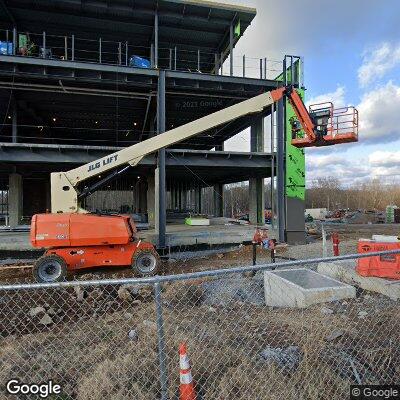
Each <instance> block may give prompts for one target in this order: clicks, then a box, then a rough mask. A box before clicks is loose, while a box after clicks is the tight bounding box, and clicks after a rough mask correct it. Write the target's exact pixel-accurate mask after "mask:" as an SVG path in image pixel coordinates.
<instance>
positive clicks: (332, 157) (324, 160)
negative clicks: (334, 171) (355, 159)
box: [306, 154, 349, 169]
mask: <svg viewBox="0 0 400 400" xmlns="http://www.w3.org/2000/svg"><path fill="white" fill-rule="evenodd" d="M306 163H307V167H308V168H310V169H320V168H325V167H328V166H335V167H336V166H339V165H348V163H349V161H348V159H347V158H345V157H343V156H340V155H336V154H328V155H322V156H319V155H314V154H312V155H309V154H307V157H306Z"/></svg>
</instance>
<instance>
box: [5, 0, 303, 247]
mask: <svg viewBox="0 0 400 400" xmlns="http://www.w3.org/2000/svg"><path fill="white" fill-rule="evenodd" d="M0 10H1V13H0V123H1V125H0V219H1V221H2V222H1V223H2V224H3V225H8V226H10V227H11V228H14V227H16V226H18V225H21V224H26V223H28V222H29V220H30V218H31V217H32V215H34V214H36V213H43V212H45V211H46V210H48V209H50V180H49V175H50V173H51V172H55V171H66V170H70V169H72V168H74V167H76V166H79V165H81V164H84V163H87V162H90V161H92V160H96V159H98V158H100V157H103V156H106V155H107V154H110V153H112V152H115V151H116V150H118V149H121V148H123V147H126V146H129V145H132V144H134V143H138V142H140V141H142V140H145V139H147V138H149V137H152V136H155V135H157V134H159V133H161V132H164V131H165V130H168V129H171V128H173V127H177V126H180V125H183V124H185V123H187V122H190V121H193V120H195V119H198V118H200V117H202V116H205V115H208V114H211V113H213V112H215V111H218V110H221V109H223V108H225V107H228V106H230V105H233V104H235V103H238V102H240V101H243V100H245V99H248V98H251V97H254V96H256V95H258V94H260V93H262V92H267V91H270V90H273V89H275V88H277V87H279V86H282V85H285V84H287V83H296V85H297V86H298V87H302V60H301V59H300V58H298V57H293V56H290V57H288V56H286V57H285V58H284V60H282V61H281V62H279V63H277V62H275V64H274V68H271V67H270V66H271V65H272V61H270V60H268V59H266V58H264V57H260V58H257V59H254V58H250V57H246V56H242V55H240V56H239V55H236V54H235V46H236V44H237V42H238V41H239V40H240V38H241V37H242V36H243V34H244V33H245V31H246V29H247V28H248V27H249V25H250V24H251V22H252V21H253V19H254V18H255V17H256V10H255V9H252V8H248V7H241V6H234V5H224V4H221V3H217V2H215V3H214V2H211V1H203V0H151V1H149V0H138V1H135V2H132V1H129V0H118V1H113V2H109V1H106V0H95V1H86V0H72V1H71V0H68V1H67V0H65V1H64V0H60V1H57V2H54V1H50V0H40V1H33V0H2V1H0ZM277 66H278V67H277ZM284 71H285V73H284ZM288 80H290V82H288ZM286 109H287V107H286V104H285V102H284V101H280V102H279V103H278V104H277V106H276V107H274V106H272V107H270V108H268V109H267V110H266V111H265V112H264V113H263V114H260V115H252V116H246V117H243V118H241V119H238V120H235V121H234V122H231V123H229V124H226V125H225V126H222V127H219V128H218V129H213V130H211V131H208V132H205V133H204V134H202V135H200V136H196V137H194V138H191V139H189V140H187V141H185V142H182V143H180V144H178V145H176V146H174V147H173V148H168V149H163V150H160V151H159V152H158V154H154V155H152V156H149V157H146V158H145V159H144V160H143V161H142V162H141V163H140V164H139V165H138V166H137V167H135V168H134V169H132V170H131V171H130V172H127V173H126V174H125V175H124V176H123V177H120V178H118V179H116V180H115V181H114V182H113V183H111V184H110V185H108V186H107V187H106V188H103V189H102V190H101V191H99V192H97V193H95V194H93V195H92V196H90V197H89V198H88V199H87V204H86V207H87V208H88V209H91V210H92V211H96V210H99V211H101V212H119V213H121V212H122V213H132V214H135V215H137V218H140V219H141V220H142V221H148V223H149V225H150V231H148V232H151V234H153V235H154V240H155V241H156V242H157V244H158V246H159V247H161V248H163V247H166V246H170V245H171V244H174V245H179V244H201V243H203V242H204V241H206V242H208V243H218V242H219V243H223V242H226V241H229V239H228V240H226V235H228V234H230V233H231V232H229V230H231V229H229V230H227V229H226V227H225V225H220V226H211V227H202V228H195V227H190V230H188V231H186V232H184V233H182V234H180V233H179V232H180V228H179V227H182V226H183V224H184V222H183V221H184V217H186V216H188V215H193V214H202V213H204V211H205V210H204V201H203V198H202V197H203V196H204V194H205V193H206V192H207V191H208V192H207V193H212V199H213V200H212V207H211V210H207V212H208V214H211V215H212V216H214V217H223V216H224V185H226V184H232V183H236V182H243V181H249V185H248V187H249V199H250V201H249V210H248V211H249V219H250V223H251V224H252V225H253V226H254V225H263V224H264V223H265V221H264V210H265V203H266V201H265V198H264V181H265V178H271V177H272V178H273V179H272V180H271V181H272V182H273V184H272V195H271V205H272V213H273V221H275V222H276V227H277V235H278V236H279V239H280V240H281V241H288V242H292V243H293V242H296V243H298V242H302V241H304V236H305V234H304V186H305V185H304V182H305V173H304V151H303V150H302V149H298V148H295V147H294V146H291V144H290V140H291V137H290V136H289V135H290V133H289V132H288V129H287V126H288V118H289V117H290V116H289V115H288V112H286ZM266 121H268V123H270V124H271V128H270V126H268V127H266ZM247 128H249V142H250V152H232V151H225V150H224V142H226V141H227V140H228V139H230V138H232V137H233V136H235V135H237V134H239V133H240V132H243V131H245V130H247ZM267 128H268V129H267ZM267 131H268V132H269V134H270V135H271V138H268V140H265V133H266V132H267ZM271 143H272V145H271ZM267 144H268V145H267ZM99 178H100V179H101V176H100V177H99ZM210 188H211V189H210ZM229 217H230V215H229ZM168 221H171V224H167V222H168ZM177 226H178V228H177ZM238 229H239V228H238ZM245 229H246V231H245V233H244V234H243V235H242V236H243V239H244V240H245V239H250V238H251V236H252V231H254V227H251V228H249V227H246V228H245ZM174 232H175V233H176V234H175V236H174V238H175V239H174V241H172V239H171V238H169V235H171V237H172V234H173V233H174ZM246 235H247V236H246ZM239 236H240V235H239ZM239 236H238V237H239ZM242 236H241V237H242ZM211 237H213V238H214V239H212V238H211ZM179 238H181V242H180V239H179ZM185 238H186V239H185ZM205 238H206V239H205ZM210 238H211V239H210ZM231 242H238V240H237V239H232V240H231Z"/></svg>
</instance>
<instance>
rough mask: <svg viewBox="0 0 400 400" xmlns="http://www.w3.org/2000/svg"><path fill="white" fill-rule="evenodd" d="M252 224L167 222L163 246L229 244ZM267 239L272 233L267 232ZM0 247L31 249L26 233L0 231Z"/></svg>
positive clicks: (247, 238) (244, 238) (246, 236)
mask: <svg viewBox="0 0 400 400" xmlns="http://www.w3.org/2000/svg"><path fill="white" fill-rule="evenodd" d="M254 231H255V227H254V226H252V225H234V224H229V225H211V226H189V225H185V224H183V223H182V224H170V225H167V238H166V244H167V247H180V246H196V245H208V246H214V245H230V244H240V243H244V242H251V240H252V238H253V236H254ZM138 236H139V238H140V239H142V240H147V241H150V242H152V243H154V244H157V240H158V235H157V233H156V232H155V230H154V229H149V230H144V231H139V232H138ZM270 237H271V238H274V237H275V235H274V233H273V232H271V234H270ZM0 250H3V251H7V250H9V251H11V250H13V251H15V250H21V251H26V250H33V248H32V246H31V244H30V241H29V232H0Z"/></svg>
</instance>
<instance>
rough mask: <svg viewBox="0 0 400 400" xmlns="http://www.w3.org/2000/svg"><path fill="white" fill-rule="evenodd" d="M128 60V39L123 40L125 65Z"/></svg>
mask: <svg viewBox="0 0 400 400" xmlns="http://www.w3.org/2000/svg"><path fill="white" fill-rule="evenodd" d="M128 62H129V45H128V41H126V42H125V65H126V66H128Z"/></svg>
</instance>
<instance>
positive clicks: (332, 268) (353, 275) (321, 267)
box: [318, 260, 400, 301]
mask: <svg viewBox="0 0 400 400" xmlns="http://www.w3.org/2000/svg"><path fill="white" fill-rule="evenodd" d="M356 264H357V261H355V260H345V261H335V262H322V263H319V264H318V272H320V273H321V274H324V275H327V276H330V277H332V278H334V279H338V280H340V281H342V282H345V283H349V284H352V285H354V284H355V285H357V286H359V287H360V288H362V289H364V290H369V291H371V292H376V293H381V294H383V295H385V296H388V297H389V298H390V299H391V300H395V301H396V300H398V299H400V281H393V280H389V279H383V278H374V277H364V276H360V275H359V274H358V273H357V271H356Z"/></svg>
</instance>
